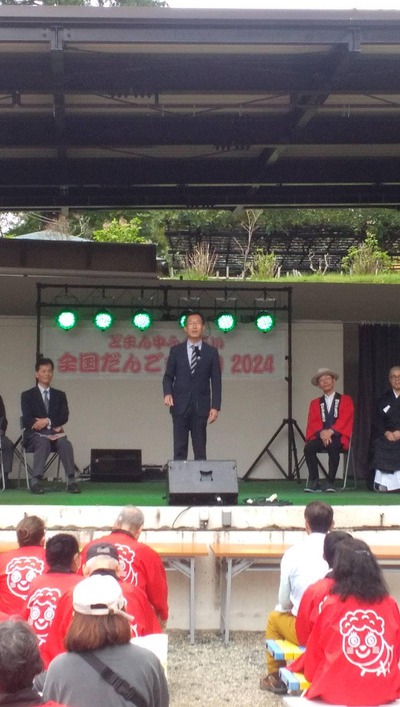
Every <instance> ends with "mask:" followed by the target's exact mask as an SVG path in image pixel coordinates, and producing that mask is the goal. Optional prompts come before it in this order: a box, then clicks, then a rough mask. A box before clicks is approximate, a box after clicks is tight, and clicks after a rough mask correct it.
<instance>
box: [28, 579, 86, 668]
mask: <svg viewBox="0 0 400 707" xmlns="http://www.w3.org/2000/svg"><path fill="white" fill-rule="evenodd" d="M80 581H82V577H81V576H80V575H79V574H76V573H75V572H51V571H48V572H45V573H44V574H42V575H40V576H38V577H36V579H34V580H33V582H32V584H31V586H30V590H29V594H28V597H27V600H26V603H25V606H24V609H23V611H22V614H21V616H22V618H23V619H25V621H27V622H28V624H29V625H30V627H31V628H32V630H33V632H34V633H35V634H36V636H37V639H38V643H39V651H40V654H41V656H42V660H45V653H44V646H45V644H46V642H47V638H48V635H49V631H50V627H51V624H52V623H53V620H54V616H55V613H56V609H57V606H58V604H59V602H60V599H61V597H62V596H63V595H64V594H65V593H66V592H67V591H69V590H72V589H73V588H74V586H75V584H77V583H78V582H80Z"/></svg>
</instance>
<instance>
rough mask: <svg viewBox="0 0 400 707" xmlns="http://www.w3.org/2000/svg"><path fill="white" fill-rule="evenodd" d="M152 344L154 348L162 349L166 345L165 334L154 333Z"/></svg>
mask: <svg viewBox="0 0 400 707" xmlns="http://www.w3.org/2000/svg"><path fill="white" fill-rule="evenodd" d="M153 346H154V347H155V348H156V349H162V348H164V347H165V346H167V340H166V338H165V336H161V335H160V334H156V335H155V336H153Z"/></svg>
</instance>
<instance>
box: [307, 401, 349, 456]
mask: <svg viewBox="0 0 400 707" xmlns="http://www.w3.org/2000/svg"><path fill="white" fill-rule="evenodd" d="M338 399H339V400H340V402H339V407H338V416H337V418H336V419H335V422H334V423H333V425H331V429H332V430H334V432H337V433H338V434H339V435H340V442H341V445H342V447H343V449H348V448H349V443H350V437H351V435H352V433H353V420H354V405H353V401H352V399H351V397H350V395H340V396H339V395H338V394H337V393H336V395H335V398H334V401H333V405H335V403H336V401H337V400H338ZM322 400H323V398H314V400H311V403H310V408H309V411H308V420H307V429H306V441H307V442H309V441H310V440H311V439H317V438H318V437H319V433H320V432H321V430H323V428H324V423H323V421H322V416H321V402H322Z"/></svg>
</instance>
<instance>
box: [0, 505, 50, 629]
mask: <svg viewBox="0 0 400 707" xmlns="http://www.w3.org/2000/svg"><path fill="white" fill-rule="evenodd" d="M17 540H18V545H19V548H18V549H16V550H9V551H8V552H2V553H0V611H4V612H5V613H6V614H9V615H12V614H18V615H20V614H21V612H22V611H23V608H24V604H25V601H26V599H27V597H28V593H29V589H30V586H31V584H32V582H33V580H34V579H35V577H37V576H38V575H39V574H42V573H43V572H44V570H45V565H46V563H45V551H44V547H43V546H44V522H43V521H42V519H41V518H38V517H37V516H26V517H25V518H23V519H22V520H21V521H20V522H19V523H18V525H17Z"/></svg>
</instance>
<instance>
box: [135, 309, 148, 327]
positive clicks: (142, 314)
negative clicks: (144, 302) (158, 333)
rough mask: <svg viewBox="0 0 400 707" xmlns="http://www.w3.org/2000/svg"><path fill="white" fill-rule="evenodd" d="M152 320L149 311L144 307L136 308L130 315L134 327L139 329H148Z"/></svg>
mask: <svg viewBox="0 0 400 707" xmlns="http://www.w3.org/2000/svg"><path fill="white" fill-rule="evenodd" d="M152 322H153V318H152V316H151V314H150V312H147V311H146V310H145V309H140V310H138V311H137V312H135V313H134V315H133V317H132V324H133V326H134V327H136V329H140V331H145V330H146V329H148V328H149V327H150V326H151V325H152Z"/></svg>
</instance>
